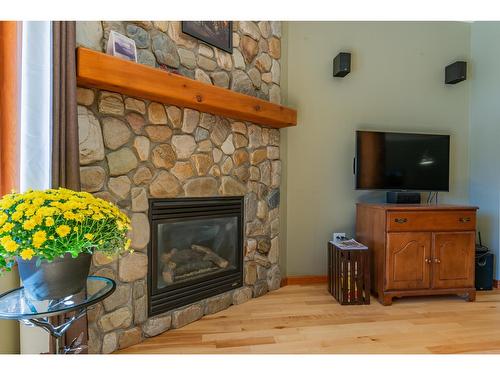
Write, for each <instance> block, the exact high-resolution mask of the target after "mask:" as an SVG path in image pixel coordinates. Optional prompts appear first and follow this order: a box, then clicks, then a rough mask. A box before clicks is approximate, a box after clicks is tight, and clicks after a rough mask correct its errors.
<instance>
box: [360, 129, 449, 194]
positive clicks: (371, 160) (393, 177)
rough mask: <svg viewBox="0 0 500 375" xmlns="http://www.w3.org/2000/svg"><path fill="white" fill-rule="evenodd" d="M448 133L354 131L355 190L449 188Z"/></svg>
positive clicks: (428, 189)
mask: <svg viewBox="0 0 500 375" xmlns="http://www.w3.org/2000/svg"><path fill="white" fill-rule="evenodd" d="M449 159H450V136H449V135H435V134H409V133H386V132H374V131H357V132H356V160H355V162H356V164H355V166H356V168H355V173H356V189H370V190H372V189H378V190H417V191H448V190H449V169H450V160H449Z"/></svg>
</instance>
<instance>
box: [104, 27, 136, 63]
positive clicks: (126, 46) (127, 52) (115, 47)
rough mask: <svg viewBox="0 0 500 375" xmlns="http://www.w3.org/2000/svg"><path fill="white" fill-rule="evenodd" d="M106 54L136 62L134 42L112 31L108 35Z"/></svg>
mask: <svg viewBox="0 0 500 375" xmlns="http://www.w3.org/2000/svg"><path fill="white" fill-rule="evenodd" d="M106 53H107V54H109V55H113V56H117V57H120V58H122V59H125V60H129V61H134V62H137V49H136V47H135V42H134V41H133V40H132V39H130V38H127V37H126V36H125V35H122V34H120V33H117V32H116V31H114V30H111V32H110V33H109V39H108V44H107V46H106Z"/></svg>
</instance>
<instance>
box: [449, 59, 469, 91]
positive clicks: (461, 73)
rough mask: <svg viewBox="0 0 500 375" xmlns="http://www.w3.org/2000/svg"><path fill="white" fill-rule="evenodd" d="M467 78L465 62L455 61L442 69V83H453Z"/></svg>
mask: <svg viewBox="0 0 500 375" xmlns="http://www.w3.org/2000/svg"><path fill="white" fill-rule="evenodd" d="M466 79H467V62H465V61H455V62H454V63H453V64H450V65H448V66H447V67H446V68H445V69H444V83H446V84H447V85H454V84H455V83H458V82H462V81H465V80H466Z"/></svg>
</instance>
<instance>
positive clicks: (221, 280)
mask: <svg viewBox="0 0 500 375" xmlns="http://www.w3.org/2000/svg"><path fill="white" fill-rule="evenodd" d="M243 210H244V200H243V197H214V198H175V199H150V200H149V220H150V224H151V241H150V244H149V248H148V251H149V269H148V293H149V308H148V313H149V316H153V315H157V314H160V313H162V312H165V311H169V310H171V309H174V308H178V307H181V306H185V305H188V304H190V303H193V302H196V301H199V300H202V299H204V298H208V297H211V296H214V295H217V294H220V293H223V292H226V291H229V290H231V289H235V288H238V287H240V286H241V285H242V282H243V217H244V215H243Z"/></svg>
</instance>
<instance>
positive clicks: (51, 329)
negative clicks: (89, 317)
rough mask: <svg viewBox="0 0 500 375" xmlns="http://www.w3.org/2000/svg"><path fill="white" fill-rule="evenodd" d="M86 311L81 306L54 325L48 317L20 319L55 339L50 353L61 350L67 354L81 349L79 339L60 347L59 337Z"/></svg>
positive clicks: (57, 352) (58, 352)
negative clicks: (52, 350) (71, 314)
mask: <svg viewBox="0 0 500 375" xmlns="http://www.w3.org/2000/svg"><path fill="white" fill-rule="evenodd" d="M86 313H87V309H86V308H83V309H81V310H78V311H77V312H76V313H75V315H74V316H73V317H72V318H70V319H68V320H67V321H66V322H64V323H62V324H60V325H58V326H55V325H53V324H52V323H51V322H50V320H49V318H36V319H22V320H20V321H21V322H22V323H23V324H24V325H26V326H28V327H40V328H42V329H43V330H45V331H47V332H48V333H49V334H50V335H51V336H52V337H53V339H54V340H55V345H54V351H55V353H52V354H60V353H61V351H62V352H63V353H64V354H69V353H72V352H76V351H81V349H82V348H80V343H81V341H80V340H78V339H75V340H74V341H73V342H72V343H71V345H70V346H69V347H63V348H61V347H60V339H61V337H62V336H63V335H64V333H65V332H66V331H67V330H68V329H69V327H71V325H72V324H73V323H74V322H75V321H77V320H78V319H80V318H81V317H82V316H84V315H85V314H86Z"/></svg>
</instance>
